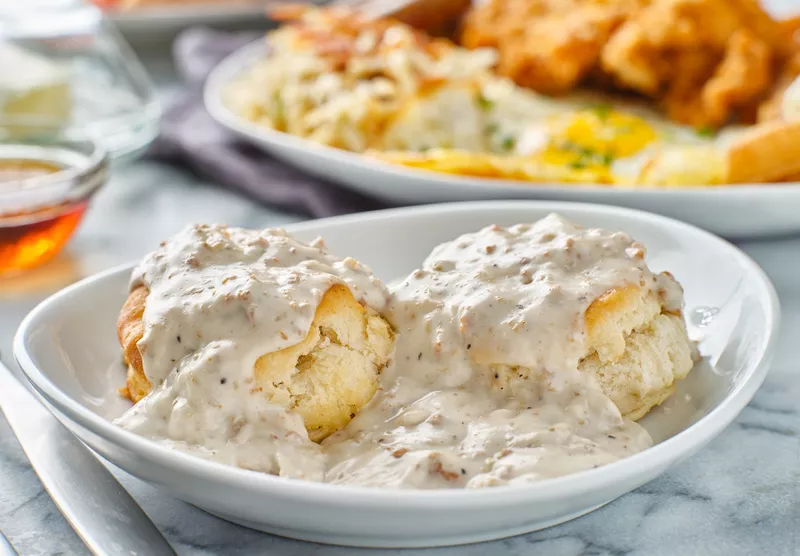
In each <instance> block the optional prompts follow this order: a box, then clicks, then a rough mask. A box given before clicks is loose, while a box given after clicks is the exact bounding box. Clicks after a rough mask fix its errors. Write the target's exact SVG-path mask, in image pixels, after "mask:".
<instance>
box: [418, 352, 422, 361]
mask: <svg viewBox="0 0 800 556" xmlns="http://www.w3.org/2000/svg"><path fill="white" fill-rule="evenodd" d="M420 360H422V352H419V355H417V361H420Z"/></svg>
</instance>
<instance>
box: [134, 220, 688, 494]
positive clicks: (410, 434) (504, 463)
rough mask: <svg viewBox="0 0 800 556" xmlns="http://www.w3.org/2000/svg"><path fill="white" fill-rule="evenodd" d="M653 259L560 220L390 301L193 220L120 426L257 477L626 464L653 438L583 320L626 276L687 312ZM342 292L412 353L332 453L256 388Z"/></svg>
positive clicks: (450, 478)
mask: <svg viewBox="0 0 800 556" xmlns="http://www.w3.org/2000/svg"><path fill="white" fill-rule="evenodd" d="M643 255H644V248H643V246H642V245H640V244H638V243H636V242H634V241H633V240H632V239H631V238H630V237H629V236H628V235H626V234H624V233H621V232H607V231H604V230H599V229H583V228H580V227H578V226H575V225H573V224H571V223H570V222H568V221H566V220H565V219H563V218H562V217H560V216H557V215H550V216H549V217H547V218H545V219H542V220H540V221H539V222H537V223H535V224H533V225H517V226H512V227H510V228H500V227H497V226H492V227H488V228H485V229H483V230H481V231H479V232H477V233H474V234H466V235H463V236H461V237H459V238H457V239H455V240H453V241H451V242H448V243H445V244H442V245H440V246H439V247H437V248H436V249H434V251H433V252H432V253H431V255H430V256H429V257H428V258H427V259H426V260H425V262H424V263H423V265H422V268H421V269H419V270H416V271H414V272H413V273H412V274H411V275H410V276H409V277H408V278H406V279H405V280H404V281H403V282H401V283H399V284H398V285H396V286H394V287H393V288H392V289H391V295H389V294H388V293H387V290H386V289H385V288H384V286H383V285H382V284H381V283H380V282H379V281H378V280H377V279H376V278H375V277H374V276H373V275H372V273H371V272H370V271H369V270H368V269H366V267H363V266H361V265H359V264H358V263H356V262H355V261H353V260H352V259H344V260H340V259H336V258H334V257H332V256H330V255H329V254H327V253H326V252H325V250H324V248H322V247H321V246H320V245H318V244H315V245H311V246H309V245H305V244H302V243H300V242H298V241H295V240H293V239H291V238H290V237H289V236H288V235H287V234H286V233H285V232H283V231H282V230H265V231H262V232H257V231H247V230H240V229H233V228H225V227H221V226H212V227H207V226H198V227H194V228H189V229H187V230H185V231H184V232H182V233H181V234H179V235H178V236H176V237H175V238H173V239H171V240H169V241H168V242H166V243H165V244H164V245H162V248H161V249H160V250H158V251H156V252H155V253H153V254H152V255H150V256H149V257H147V258H146V259H145V261H144V262H143V263H142V265H141V267H140V269H139V271H138V273H137V274H136V275H135V277H134V284H139V283H143V284H145V285H146V286H147V287H148V288H149V289H150V294H149V296H148V298H147V306H146V311H145V315H144V323H145V336H144V338H143V339H142V341H141V342H140V343H139V347H140V350H141V351H142V352H143V364H144V369H145V373H146V374H147V376H148V378H149V379H150V380H151V382H152V383H153V384H154V391H153V393H151V394H150V395H149V396H147V398H145V399H144V400H142V401H141V402H140V403H139V404H137V405H136V406H134V407H133V408H132V409H131V410H130V411H128V412H127V413H126V414H125V415H123V417H121V418H120V419H119V420H118V423H119V424H121V425H122V426H123V427H125V428H128V429H131V430H134V431H136V432H138V433H140V434H143V435H145V436H148V437H151V438H154V439H156V440H158V441H161V442H167V443H169V444H171V445H173V446H176V447H178V448H181V449H187V450H191V451H193V452H195V453H199V454H200V455H203V456H205V457H210V458H213V459H217V460H220V461H225V462H228V463H231V464H233V465H239V466H241V467H245V468H249V469H255V470H260V471H265V472H268V473H275V474H280V475H284V476H290V477H302V478H306V479H310V480H316V481H326V482H332V483H348V484H358V485H369V486H382V487H388V488H458V487H466V488H476V487H484V486H491V485H499V484H506V483H523V482H530V481H536V480H541V479H544V478H548V477H556V476H560V475H565V474H569V473H573V472H576V471H579V470H583V469H588V468H592V467H597V466H600V465H603V464H606V463H610V462H613V461H616V460H618V459H620V458H623V457H626V456H628V455H631V454H634V453H636V452H639V451H641V450H643V449H645V448H647V447H648V446H650V445H651V443H652V441H651V439H650V436H649V435H648V434H647V432H646V431H645V430H644V429H643V428H641V427H640V426H639V425H637V424H636V423H634V422H632V421H629V420H627V419H624V418H623V417H622V416H621V415H620V413H619V410H618V409H617V408H616V406H615V405H614V404H613V402H611V400H610V399H609V398H608V397H607V396H605V394H604V393H603V392H602V390H601V389H600V387H599V385H598V384H597V382H596V380H595V379H594V377H593V376H591V375H588V374H586V373H581V372H579V371H578V370H577V369H578V364H579V362H580V360H581V359H582V358H583V357H585V356H586V355H588V352H589V347H588V346H587V345H586V337H585V326H584V322H583V315H584V313H585V311H586V309H587V307H588V306H589V305H590V304H591V303H592V301H594V300H595V299H596V298H598V297H599V296H600V295H602V294H603V293H605V292H606V291H608V290H610V289H612V288H614V287H620V286H624V285H626V284H637V285H640V286H641V287H643V288H645V289H647V290H652V291H654V292H656V293H657V294H658V295H659V296H660V297H661V300H662V303H663V305H664V307H665V309H666V310H669V311H675V310H678V309H680V308H681V304H682V298H683V295H682V291H681V290H680V287H679V286H678V284H677V283H676V282H675V281H674V280H673V279H672V278H671V277H670V276H669V275H667V274H661V275H655V274H653V273H651V272H650V271H649V270H648V268H647V266H646V265H645V263H644V260H643ZM333 283H344V284H346V285H348V286H349V287H350V288H351V289H352V290H353V292H354V294H355V295H356V297H357V298H359V299H360V300H361V301H362V302H363V303H365V304H367V305H370V306H371V307H373V308H374V309H375V310H377V311H379V312H381V313H382V314H384V316H386V317H387V319H388V320H389V321H390V322H391V323H392V325H393V326H394V328H395V330H396V331H397V339H396V348H395V349H396V352H395V355H394V360H393V362H392V364H391V365H389V366H388V367H387V368H386V369H384V371H383V373H382V374H381V377H380V387H379V390H378V392H377V394H376V395H375V397H374V398H373V399H372V401H371V402H370V403H369V404H368V405H367V406H366V407H364V408H363V409H362V410H361V411H360V412H359V413H358V414H357V415H356V416H355V418H354V419H353V420H352V421H351V422H350V423H349V424H348V425H347V426H346V427H345V428H344V429H342V430H341V431H339V432H338V433H336V434H334V435H332V436H330V437H329V438H327V439H326V440H325V441H324V442H323V443H322V444H321V445H317V444H314V443H313V442H311V441H310V440H308V436H307V434H306V432H305V429H304V427H303V423H302V420H301V418H300V417H299V416H297V415H295V414H292V413H291V412H288V411H286V410H284V409H282V408H280V407H277V406H274V405H271V404H269V403H267V402H266V401H265V400H264V399H263V396H259V395H257V394H253V393H251V392H250V387H249V385H250V384H252V382H253V363H254V362H255V360H256V359H257V358H258V356H260V355H262V354H264V353H268V352H271V351H274V350H277V349H281V348H283V347H286V346H289V345H292V344H293V343H297V342H298V341H300V339H302V338H303V337H304V336H305V334H306V333H307V332H308V329H309V328H310V325H311V321H312V319H313V316H314V311H315V309H316V306H317V304H318V303H319V300H320V299H321V297H322V295H323V294H324V292H325V291H326V289H327V288H328V287H330V285H332V284H333ZM178 335H180V337H181V341H176V338H177V336H178ZM520 368H523V369H520ZM223 378H225V379H226V380H225V382H224V383H223V381H222V379H223Z"/></svg>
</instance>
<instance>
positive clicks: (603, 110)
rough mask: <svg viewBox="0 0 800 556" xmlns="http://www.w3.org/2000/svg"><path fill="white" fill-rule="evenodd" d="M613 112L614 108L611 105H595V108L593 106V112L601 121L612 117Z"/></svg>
mask: <svg viewBox="0 0 800 556" xmlns="http://www.w3.org/2000/svg"><path fill="white" fill-rule="evenodd" d="M612 110H613V107H612V106H611V105H610V104H606V103H601V104H595V105H594V106H592V111H593V112H594V113H595V115H596V116H597V118H598V119H599V120H600V121H606V120H607V119H608V117H609V116H610V115H611V111H612Z"/></svg>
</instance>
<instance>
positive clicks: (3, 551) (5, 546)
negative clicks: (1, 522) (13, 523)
mask: <svg viewBox="0 0 800 556" xmlns="http://www.w3.org/2000/svg"><path fill="white" fill-rule="evenodd" d="M0 556H19V555H18V554H17V551H16V550H14V547H13V546H11V543H10V542H9V541H8V539H7V538H6V536H5V535H4V534H3V532H2V531H0Z"/></svg>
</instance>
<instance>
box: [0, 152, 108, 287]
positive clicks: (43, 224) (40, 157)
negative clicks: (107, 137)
mask: <svg viewBox="0 0 800 556" xmlns="http://www.w3.org/2000/svg"><path fill="white" fill-rule="evenodd" d="M3 155H5V156H3ZM106 170H107V166H106V158H105V154H104V153H103V152H101V151H98V150H97V149H96V147H94V145H90V144H87V142H85V141H84V142H66V141H62V142H59V143H55V142H52V141H51V142H50V143H49V144H36V145H34V144H15V145H9V144H0V275H4V274H8V273H13V272H16V271H22V270H26V269H29V268H32V267H34V266H37V265H39V264H41V263H43V262H45V261H47V260H49V259H50V258H52V257H53V256H54V255H55V254H56V253H58V252H59V251H60V250H61V249H62V248H63V247H64V245H65V244H66V243H67V241H69V238H70V237H71V236H72V234H73V232H74V231H75V228H77V226H78V224H79V223H80V222H81V220H82V219H83V215H84V213H85V212H86V207H87V205H88V203H89V198H90V197H91V195H92V193H94V191H95V190H96V189H97V187H99V186H100V185H101V184H102V183H103V182H104V181H105V177H106Z"/></svg>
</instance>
